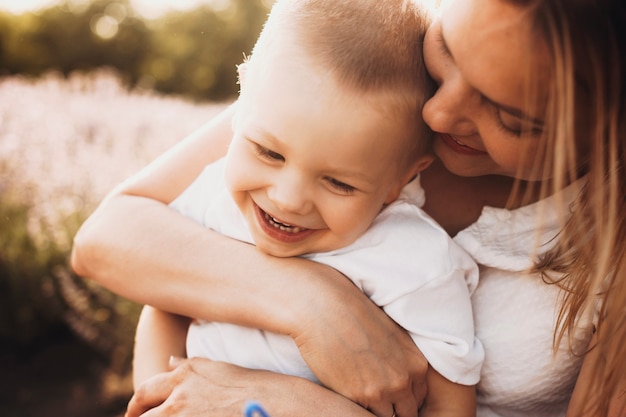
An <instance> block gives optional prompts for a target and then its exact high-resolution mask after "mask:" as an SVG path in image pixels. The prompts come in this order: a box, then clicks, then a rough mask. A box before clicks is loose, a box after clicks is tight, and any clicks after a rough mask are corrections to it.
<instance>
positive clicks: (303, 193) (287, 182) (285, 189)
mask: <svg viewBox="0 0 626 417" xmlns="http://www.w3.org/2000/svg"><path fill="white" fill-rule="evenodd" d="M309 188H310V187H309V185H308V182H307V181H306V179H304V178H302V176H301V175H297V174H288V173H285V174H282V175H280V176H279V177H278V178H276V180H275V182H274V183H273V184H272V186H271V187H270V189H269V191H268V197H269V198H270V199H271V200H272V202H273V203H274V205H276V208H278V209H279V210H281V211H283V212H285V213H295V214H307V213H308V212H309V211H310V210H311V208H312V206H313V202H312V200H311V198H310V197H311V194H310V189H309Z"/></svg>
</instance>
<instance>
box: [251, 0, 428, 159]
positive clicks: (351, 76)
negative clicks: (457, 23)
mask: <svg viewBox="0 0 626 417" xmlns="http://www.w3.org/2000/svg"><path fill="white" fill-rule="evenodd" d="M429 24H430V19H429V13H428V10H427V9H426V8H425V7H423V6H420V4H419V3H418V2H414V1H411V0H385V1H380V0H278V1H277V2H276V3H275V4H274V6H273V8H272V10H271V12H270V15H269V17H268V19H267V21H266V23H265V26H264V27H263V31H262V33H261V35H260V36H259V39H258V40H257V43H256V45H255V46H254V49H253V51H252V55H251V56H250V58H249V60H248V64H249V65H250V66H251V65H252V64H253V63H254V61H255V59H263V56H264V53H263V52H264V50H266V48H271V47H272V44H273V43H274V40H275V39H276V38H277V37H280V36H293V37H296V40H297V42H298V44H300V45H302V47H303V50H304V52H305V53H307V54H309V55H310V56H311V58H312V59H313V60H314V62H316V63H317V64H319V65H320V67H321V68H324V69H326V70H329V71H330V72H331V73H332V74H333V75H334V76H335V78H336V79H337V81H338V83H339V84H340V85H341V86H342V87H346V88H348V89H351V90H353V91H355V92H365V93H370V92H383V91H385V92H389V96H390V97H393V98H394V103H397V106H394V108H393V109H387V110H389V112H390V114H392V115H397V116H399V117H411V118H414V119H415V126H416V128H415V132H414V136H415V137H414V140H413V141H412V142H414V143H412V144H411V145H412V146H413V147H414V148H415V149H412V150H407V151H408V153H409V154H410V155H412V157H413V156H419V155H423V154H424V153H425V152H426V151H427V150H428V149H429V148H430V142H431V141H430V139H431V137H432V132H431V131H430V129H429V128H428V126H427V125H426V124H425V123H424V122H423V120H422V117H421V111H422V106H423V105H424V103H425V102H426V100H428V98H430V97H431V95H432V93H433V92H434V82H433V81H432V80H431V79H430V77H429V76H428V73H427V71H426V68H425V64H424V60H423V54H422V49H423V41H424V35H425V33H426V29H427V28H428V26H429Z"/></svg>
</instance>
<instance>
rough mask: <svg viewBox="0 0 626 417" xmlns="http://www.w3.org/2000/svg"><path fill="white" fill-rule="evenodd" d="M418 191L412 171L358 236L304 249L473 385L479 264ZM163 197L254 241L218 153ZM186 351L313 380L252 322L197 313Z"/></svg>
mask: <svg viewBox="0 0 626 417" xmlns="http://www.w3.org/2000/svg"><path fill="white" fill-rule="evenodd" d="M423 200H424V196H423V190H422V189H421V187H420V185H419V181H413V182H412V183H411V184H409V185H407V186H406V187H405V189H404V190H403V192H402V193H401V195H400V197H399V198H398V200H397V201H395V202H394V203H392V204H390V205H389V206H388V207H386V208H385V209H384V210H383V211H382V212H381V213H380V214H379V215H378V216H377V217H376V219H375V221H374V223H373V224H372V225H371V227H370V228H369V229H368V230H367V231H366V233H365V234H364V235H363V236H361V237H360V238H359V239H358V240H357V241H355V242H354V243H352V244H351V245H349V246H347V247H345V248H342V249H338V250H335V251H331V252H325V253H317V254H309V255H305V256H303V257H305V258H309V259H311V260H314V261H316V262H321V263H324V264H327V265H329V266H331V267H333V268H335V269H337V270H338V271H340V272H342V273H343V274H344V275H346V276H347V277H348V278H349V279H351V280H352V281H353V282H354V283H355V284H356V286H357V287H359V288H360V289H361V290H362V291H363V292H364V293H365V294H366V295H367V296H368V297H370V299H372V301H373V302H375V303H376V304H377V305H379V306H380V307H382V308H383V309H384V310H385V312H386V313H387V314H388V315H389V316H390V317H391V318H392V319H393V320H395V321H396V322H397V323H398V324H399V325H400V326H402V327H403V328H405V329H406V330H407V331H408V332H409V333H410V334H411V336H412V338H413V340H414V341H415V343H416V345H417V346H418V347H419V349H420V350H421V351H422V353H423V354H424V356H425V357H426V358H427V360H428V361H429V363H430V364H431V366H433V368H434V369H436V370H437V371H438V372H439V373H440V374H442V375H443V376H444V377H446V378H447V379H449V380H451V381H453V382H457V383H460V384H465V385H473V384H476V383H477V382H478V379H479V376H480V369H481V365H482V361H483V356H484V352H483V348H482V345H481V343H480V342H479V340H478V339H477V338H476V337H475V334H474V324H473V315H472V305H471V299H470V296H471V294H472V293H473V291H474V289H475V288H476V285H477V281H478V269H477V266H476V264H475V262H474V261H473V260H472V258H471V257H470V256H468V254H467V253H466V252H465V251H464V250H463V249H461V248H460V247H459V246H458V245H456V244H455V243H454V242H453V241H452V239H451V238H450V237H449V236H448V234H447V233H446V232H445V231H444V230H443V229H442V228H441V227H440V226H439V225H438V224H437V223H436V222H435V221H434V220H432V219H431V218H430V217H428V216H427V215H426V214H425V213H424V212H423V211H422V210H421V209H420V208H419V207H420V206H421V205H422V204H423ZM170 206H171V207H172V208H174V209H175V210H177V211H179V212H180V213H182V214H183V215H185V216H187V217H190V218H192V219H194V220H195V221H197V222H199V223H201V224H203V225H205V226H206V227H209V228H211V229H213V230H215V231H217V232H219V233H221V234H224V235H227V236H230V237H233V238H235V239H238V240H241V241H244V242H249V243H252V238H251V235H250V233H249V231H248V227H247V224H246V221H245V219H244V218H243V216H242V214H241V212H240V211H239V209H238V208H237V206H236V205H235V203H234V201H233V200H232V198H231V196H230V193H229V192H228V190H227V189H226V186H225V183H224V160H223V159H222V160H220V161H218V162H216V163H214V164H211V165H209V166H207V168H205V170H204V171H203V172H202V173H201V174H200V175H199V177H198V178H197V179H196V180H195V181H194V182H193V183H192V184H191V185H190V186H189V187H188V188H187V189H186V190H185V191H184V192H183V193H182V194H181V195H180V196H179V197H178V198H177V199H176V200H174V201H173V202H172V203H171V205H170ZM242 262H245V260H242ZM251 273H254V271H251ZM260 278H261V279H262V277H260ZM285 291H289V288H288V287H287V288H285ZM187 354H188V356H190V357H192V356H201V357H207V358H210V359H213V360H219V361H225V362H230V363H233V364H237V365H239V366H243V367H247V368H252V369H266V370H270V371H275V372H281V373H284V374H289V375H298V376H301V377H306V378H308V379H310V380H312V381H317V379H316V378H315V376H314V375H313V373H312V372H311V370H310V369H309V368H308V366H307V365H306V363H305V362H304V360H303V359H302V357H301V356H300V353H299V351H298V349H297V347H296V345H295V343H294V341H293V340H292V339H291V338H289V337H287V336H284V335H278V334H274V333H269V332H265V331H261V330H258V329H250V328H245V327H241V326H235V325H232V324H226V323H216V322H197V321H196V322H194V323H193V324H192V325H191V326H190V329H189V334H188V336H187Z"/></svg>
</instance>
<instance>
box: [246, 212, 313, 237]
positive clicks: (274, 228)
mask: <svg viewBox="0 0 626 417" xmlns="http://www.w3.org/2000/svg"><path fill="white" fill-rule="evenodd" d="M255 212H256V218H257V222H258V224H259V226H260V227H261V230H263V232H264V233H265V234H266V235H268V236H269V237H271V238H272V239H275V240H278V241H280V242H283V243H297V242H300V241H302V240H304V239H306V238H308V237H309V236H311V235H312V234H313V233H315V232H316V231H317V230H315V229H305V228H304V227H300V226H294V225H291V224H287V223H284V222H281V221H280V220H279V219H276V218H275V217H272V216H271V215H269V214H268V213H266V212H265V211H263V210H262V209H261V207H259V206H257V205H255Z"/></svg>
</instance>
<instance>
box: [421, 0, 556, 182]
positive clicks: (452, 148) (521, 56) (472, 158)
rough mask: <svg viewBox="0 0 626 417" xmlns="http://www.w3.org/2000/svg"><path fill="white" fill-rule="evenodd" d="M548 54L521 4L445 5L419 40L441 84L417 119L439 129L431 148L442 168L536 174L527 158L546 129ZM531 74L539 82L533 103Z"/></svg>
mask: <svg viewBox="0 0 626 417" xmlns="http://www.w3.org/2000/svg"><path fill="white" fill-rule="evenodd" d="M546 51H547V49H546V47H545V44H544V42H543V41H539V40H538V38H537V37H534V34H533V32H532V31H531V26H530V21H529V19H528V17H527V15H526V14H525V9H523V8H520V7H519V6H515V5H512V4H509V3H507V2H506V1H504V0H448V1H447V2H445V4H444V5H443V6H442V9H441V16H440V18H439V19H438V20H437V21H435V23H434V24H433V25H432V26H431V28H430V29H429V31H428V33H427V35H426V40H425V45H424V58H425V60H426V66H427V68H428V71H429V72H430V74H431V76H432V77H433V78H434V79H435V81H436V82H437V83H438V84H439V88H438V90H437V92H436V93H435V95H434V96H433V97H432V98H431V99H430V100H429V101H428V102H427V103H426V105H425V106H424V110H423V116H424V120H425V121H426V123H428V125H429V126H430V127H431V128H432V129H433V130H434V131H435V132H438V135H437V137H436V140H435V144H434V149H435V152H436V154H437V156H438V157H439V158H440V159H441V160H442V162H443V163H444V165H445V166H446V168H447V169H448V170H450V171H451V172H453V173H455V174H457V175H462V176H479V175H494V174H495V175H506V176H509V177H515V178H520V179H525V180H539V179H542V175H541V174H536V173H534V171H533V163H534V162H535V160H536V159H537V158H536V156H537V153H538V149H539V144H540V135H541V132H542V130H543V128H544V126H543V112H544V109H545V102H546V100H547V98H546V96H545V92H546V88H545V87H546V86H547V83H548V82H549V81H548V79H549V69H550V66H549V62H548V59H547V56H548V54H547V52H546ZM529 74H530V76H532V77H533V78H532V80H533V82H537V83H538V85H539V88H538V90H539V97H537V96H535V97H534V100H533V101H532V103H531V102H530V101H529V97H528V88H527V86H528V83H527V80H528V78H527V77H528V75H529ZM542 93H543V97H542ZM529 103H530V104H532V105H533V106H529ZM529 107H530V108H534V113H533V114H529V112H528V111H527V110H526V109H528V108H529Z"/></svg>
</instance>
